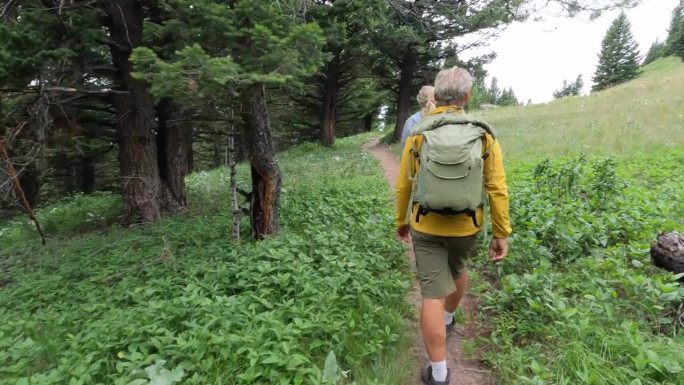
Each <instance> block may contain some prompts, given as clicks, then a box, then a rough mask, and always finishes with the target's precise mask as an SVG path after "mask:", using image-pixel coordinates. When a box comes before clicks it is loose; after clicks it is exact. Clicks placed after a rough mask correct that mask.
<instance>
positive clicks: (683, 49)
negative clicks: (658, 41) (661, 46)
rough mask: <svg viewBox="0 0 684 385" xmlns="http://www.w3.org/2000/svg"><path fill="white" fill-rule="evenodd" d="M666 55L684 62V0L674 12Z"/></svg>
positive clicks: (680, 1) (681, 0)
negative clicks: (676, 57)
mask: <svg viewBox="0 0 684 385" xmlns="http://www.w3.org/2000/svg"><path fill="white" fill-rule="evenodd" d="M665 54H667V55H674V56H678V57H679V58H681V59H682V60H684V0H679V4H678V5H677V6H676V7H675V9H674V10H673V11H672V21H671V22H670V30H669V35H668V37H667V42H666V47H665Z"/></svg>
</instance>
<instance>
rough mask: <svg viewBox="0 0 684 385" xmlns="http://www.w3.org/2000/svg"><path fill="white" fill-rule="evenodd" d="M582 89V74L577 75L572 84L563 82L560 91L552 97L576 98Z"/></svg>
mask: <svg viewBox="0 0 684 385" xmlns="http://www.w3.org/2000/svg"><path fill="white" fill-rule="evenodd" d="M583 88H584V80H583V79H582V74H579V75H577V79H575V81H574V82H572V83H568V80H567V79H564V80H563V86H562V87H561V89H560V90H557V91H554V92H553V97H554V98H556V99H560V98H564V97H566V96H577V95H580V94H581V93H582V89H583Z"/></svg>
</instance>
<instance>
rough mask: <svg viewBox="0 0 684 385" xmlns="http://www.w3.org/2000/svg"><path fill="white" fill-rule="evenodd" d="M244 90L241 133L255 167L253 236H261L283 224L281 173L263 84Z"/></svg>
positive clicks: (251, 215)
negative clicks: (280, 202) (280, 206)
mask: <svg viewBox="0 0 684 385" xmlns="http://www.w3.org/2000/svg"><path fill="white" fill-rule="evenodd" d="M250 91H251V92H247V93H245V95H246V99H245V100H243V102H242V108H241V111H240V113H241V116H242V122H243V123H242V124H241V131H242V132H241V136H242V141H243V147H244V148H245V150H246V152H247V157H248V158H249V163H250V166H251V171H252V199H251V202H250V221H251V224H252V236H253V237H254V238H256V239H262V238H263V237H264V236H266V235H269V234H275V233H277V232H278V230H279V228H280V218H279V213H278V203H279V200H280V184H281V176H280V169H279V167H278V163H277V162H276V160H275V155H274V151H273V141H272V139H271V129H270V127H269V121H268V110H267V108H266V90H265V88H264V87H263V86H256V89H253V90H250Z"/></svg>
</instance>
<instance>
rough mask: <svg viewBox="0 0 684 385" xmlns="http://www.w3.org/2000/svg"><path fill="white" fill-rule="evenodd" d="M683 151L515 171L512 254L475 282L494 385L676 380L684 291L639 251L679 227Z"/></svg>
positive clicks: (683, 358) (683, 363) (683, 333)
mask: <svg viewBox="0 0 684 385" xmlns="http://www.w3.org/2000/svg"><path fill="white" fill-rule="evenodd" d="M681 156H682V152H681V150H675V151H670V152H665V154H663V153H658V154H657V155H656V154H641V155H636V156H632V157H630V158H627V159H624V158H621V159H619V160H618V159H615V158H596V159H588V158H585V157H580V158H567V159H557V160H550V159H547V160H543V161H541V162H538V163H536V164H526V165H518V166H517V168H516V167H514V168H513V170H512V171H511V174H512V175H515V176H516V178H515V179H513V182H512V185H511V218H513V221H514V229H515V232H514V234H513V235H512V237H511V246H510V250H511V255H510V256H509V258H507V260H506V261H505V262H504V263H502V264H499V265H497V266H496V267H495V268H494V269H492V268H491V267H489V266H486V265H483V266H480V267H479V268H480V269H482V270H484V271H485V272H486V274H485V275H486V276H489V277H491V278H492V281H491V282H487V281H481V280H480V281H479V283H478V284H479V288H478V289H477V290H478V291H479V292H481V296H482V298H483V304H482V305H483V310H484V312H485V314H484V316H483V318H484V319H483V322H486V325H487V327H488V328H491V333H490V334H489V335H488V337H487V338H485V339H484V340H483V341H484V342H482V344H481V348H483V347H484V348H485V349H486V350H487V353H486V355H485V356H486V359H487V361H488V362H489V364H490V365H492V366H493V367H494V368H496V369H497V371H498V372H499V375H500V377H501V379H500V380H501V381H500V383H502V384H580V383H581V384H601V385H604V384H605V385H608V384H610V385H617V384H654V385H655V384H671V385H680V384H681V379H682V378H683V377H682V373H683V369H682V368H683V367H684V348H682V346H684V345H683V344H682V342H684V329H682V327H683V326H684V325H682V324H681V319H680V318H679V314H680V312H679V310H678V309H681V304H682V303H683V302H684V288H682V287H681V286H680V285H679V284H678V282H677V281H676V277H673V276H672V275H670V274H667V273H665V272H663V271H660V270H657V269H656V268H654V267H653V266H652V265H651V263H650V260H649V257H648V255H647V252H648V249H649V243H650V242H651V241H652V239H653V238H654V237H655V235H656V234H657V233H658V232H659V231H661V230H667V229H677V228H681V223H684V206H683V205H682V204H681V202H680V200H679V199H678V198H676V193H675V195H673V193H674V192H675V191H682V189H684V179H683V178H682V175H683V173H682V170H684V163H682V162H681ZM583 165H586V166H588V167H584V166H583ZM644 165H649V166H650V167H648V168H646V167H645V166H644ZM559 186H562V187H559ZM484 259H485V258H484V257H483V258H481V259H480V260H484Z"/></svg>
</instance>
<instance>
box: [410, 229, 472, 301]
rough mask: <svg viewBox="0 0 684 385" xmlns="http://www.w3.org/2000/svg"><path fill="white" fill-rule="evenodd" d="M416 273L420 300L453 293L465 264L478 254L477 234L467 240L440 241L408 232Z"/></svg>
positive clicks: (428, 235)
mask: <svg viewBox="0 0 684 385" xmlns="http://www.w3.org/2000/svg"><path fill="white" fill-rule="evenodd" d="M411 238H412V239H413V252H414V254H415V255H416V270H417V275H418V280H419V282H420V292H421V295H422V296H423V298H444V297H446V296H447V295H449V294H451V293H453V292H454V290H456V285H455V284H454V280H455V279H457V278H458V277H459V275H460V274H461V271H462V270H463V269H464V268H465V262H466V260H467V259H468V258H471V257H472V256H474V255H475V254H476V253H477V246H478V244H479V233H478V234H474V235H471V236H467V237H443V236H439V235H431V234H425V233H421V232H418V231H416V230H413V229H411Z"/></svg>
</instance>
